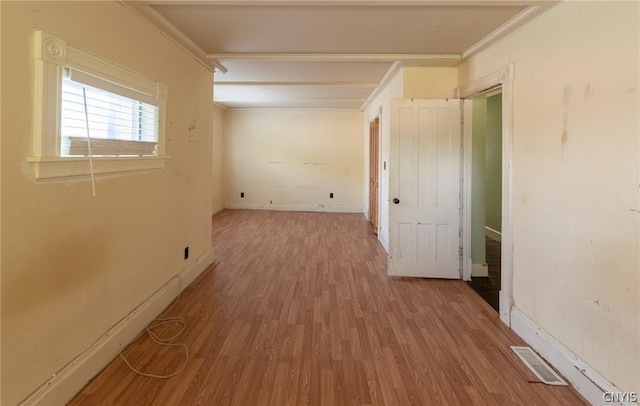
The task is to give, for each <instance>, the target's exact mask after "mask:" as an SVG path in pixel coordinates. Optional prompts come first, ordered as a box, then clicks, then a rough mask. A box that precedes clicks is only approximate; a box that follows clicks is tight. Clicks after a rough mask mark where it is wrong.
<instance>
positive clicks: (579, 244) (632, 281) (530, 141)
mask: <svg viewBox="0 0 640 406" xmlns="http://www.w3.org/2000/svg"><path fill="white" fill-rule="evenodd" d="M638 6H639V5H638V3H637V2H626V3H614V2H568V3H566V4H565V5H563V6H560V7H559V8H557V9H556V10H554V11H552V12H551V14H549V15H547V16H545V17H544V18H542V19H541V20H539V21H537V22H535V23H534V24H532V25H530V26H529V27H528V28H526V29H525V30H523V31H521V32H520V33H518V34H516V35H514V36H512V37H511V38H509V39H508V40H506V41H504V42H502V43H500V44H499V45H497V46H494V47H491V48H489V49H487V50H485V51H483V52H481V53H480V54H479V55H477V56H476V57H474V58H472V59H471V60H470V61H468V62H466V63H464V64H463V65H462V66H460V68H459V82H460V84H466V83H469V82H470V81H472V80H475V79H478V78H481V77H483V76H484V75H486V74H488V73H491V72H493V71H496V70H497V69H499V68H501V67H502V66H505V65H507V64H509V63H510V62H513V63H515V81H514V96H513V109H514V110H513V120H514V121H513V243H514V251H513V255H514V275H513V296H514V300H515V306H516V307H517V308H518V309H520V310H521V311H522V312H523V313H525V314H526V315H527V316H528V317H529V318H530V319H532V320H533V321H534V322H535V323H537V324H538V325H539V326H540V327H542V328H543V329H544V330H546V331H547V332H548V333H550V334H551V335H552V336H553V337H554V338H555V339H557V340H558V341H559V342H560V343H562V344H563V345H564V346H566V347H567V348H569V349H570V350H571V351H572V352H574V353H575V354H576V355H578V357H580V358H581V359H582V360H584V361H585V362H586V363H587V364H589V365H590V366H591V367H593V368H594V369H595V370H596V371H597V372H599V373H600V374H602V375H603V376H604V377H605V378H606V379H608V380H609V381H610V382H611V383H613V384H614V385H616V386H617V387H618V388H619V389H621V390H624V391H635V392H639V391H640V373H639V368H640V353H639V351H640V336H639V333H640V326H639V320H640V302H639V298H640V293H639V285H640V279H639V273H640V272H639V271H638V270H639V269H640V263H639V246H640V239H639V232H640V216H639V215H638V210H639V209H640V207H639V206H638V204H639V201H638V185H639V184H640V179H639V173H638V162H640V157H639V137H638V134H639V133H640V131H639V130H640V129H639V123H638V111H639V110H640V106H639V102H638V100H639V97H638V72H639V64H638V52H639V49H640V47H639V39H638V38H639V36H638V16H639V10H638Z"/></svg>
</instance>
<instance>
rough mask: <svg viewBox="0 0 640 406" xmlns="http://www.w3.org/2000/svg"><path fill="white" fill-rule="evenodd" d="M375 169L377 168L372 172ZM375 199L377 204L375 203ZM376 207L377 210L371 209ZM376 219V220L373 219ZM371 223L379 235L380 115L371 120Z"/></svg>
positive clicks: (375, 232)
mask: <svg viewBox="0 0 640 406" xmlns="http://www.w3.org/2000/svg"><path fill="white" fill-rule="evenodd" d="M374 128H375V134H374V133H373V129H374ZM372 152H375V156H371V153H372ZM373 169H375V170H374V171H373V173H372V170H373ZM372 181H375V185H376V187H375V193H373V192H372V190H371V186H372ZM374 199H375V204H373V200H374ZM374 207H375V212H373V210H371V209H372V208H374ZM374 219H375V221H372V220H374ZM369 223H370V224H371V226H372V227H373V232H374V234H376V235H378V232H379V229H380V116H376V117H374V118H373V120H371V121H370V122H369Z"/></svg>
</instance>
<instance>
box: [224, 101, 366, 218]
mask: <svg viewBox="0 0 640 406" xmlns="http://www.w3.org/2000/svg"><path fill="white" fill-rule="evenodd" d="M362 126H363V119H362V113H361V112H348V111H345V112H339V111H232V110H229V111H227V112H225V123H224V131H225V139H224V148H225V171H224V173H225V206H226V207H235V208H242V207H245V208H265V209H269V208H273V209H293V210H319V211H322V210H332V211H355V212H361V211H362V206H361V204H362V203H361V202H362V168H363V155H362V137H361V134H362V131H363V129H362ZM241 192H244V193H245V197H244V198H240V193H241ZM329 193H334V198H333V199H330V198H329Z"/></svg>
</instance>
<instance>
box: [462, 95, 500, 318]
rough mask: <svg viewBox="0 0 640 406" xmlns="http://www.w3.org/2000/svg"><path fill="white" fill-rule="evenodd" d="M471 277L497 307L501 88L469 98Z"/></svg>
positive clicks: (498, 308)
mask: <svg viewBox="0 0 640 406" xmlns="http://www.w3.org/2000/svg"><path fill="white" fill-rule="evenodd" d="M471 103H472V107H471V108H472V124H471V179H470V180H471V207H470V209H471V262H472V268H471V280H468V281H467V283H468V284H469V285H470V286H471V287H472V288H473V290H475V291H476V292H477V293H478V294H479V295H480V296H481V297H482V298H483V299H484V300H485V301H486V302H487V303H488V304H489V305H491V307H493V308H494V309H495V310H496V311H500V307H499V306H500V302H499V293H500V285H501V253H502V243H501V242H502V88H501V87H499V88H497V89H494V90H491V91H488V92H485V93H482V94H479V95H477V96H475V97H473V98H472V99H471Z"/></svg>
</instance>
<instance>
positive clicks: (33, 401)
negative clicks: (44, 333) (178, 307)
mask: <svg viewBox="0 0 640 406" xmlns="http://www.w3.org/2000/svg"><path fill="white" fill-rule="evenodd" d="M212 263H213V248H212V247H210V248H209V249H208V250H207V251H206V252H205V253H204V254H203V255H201V256H200V257H198V258H197V259H196V260H195V261H194V262H193V263H192V264H190V265H189V266H188V267H186V268H184V269H183V270H182V271H181V272H179V273H178V274H177V275H176V276H174V277H173V278H171V279H170V280H169V281H168V282H167V283H165V284H164V285H163V286H162V287H161V288H160V289H158V290H157V291H156V292H155V293H154V294H152V295H151V296H150V297H149V298H147V299H146V300H144V301H143V302H142V303H140V304H139V305H138V306H137V307H136V308H134V309H133V310H131V311H130V312H129V313H127V314H126V315H125V316H124V317H123V318H122V319H120V321H118V322H117V323H116V324H115V325H114V326H113V327H111V328H110V329H109V330H108V331H107V332H106V333H105V334H104V335H102V337H100V338H99V339H98V340H97V341H96V342H94V343H93V344H92V345H91V346H90V347H89V348H87V349H86V350H85V351H84V352H82V353H80V354H79V355H78V356H77V357H76V358H75V359H73V360H72V361H71V362H70V363H69V364H67V365H66V366H65V367H64V368H62V369H61V370H59V371H57V372H56V373H55V374H53V376H52V377H51V378H50V379H49V380H47V381H46V382H45V383H43V384H42V385H41V386H40V387H39V388H38V389H36V390H35V391H34V392H33V393H32V394H31V395H29V396H28V397H27V398H26V399H24V400H23V401H22V402H20V404H19V406H33V405H38V406H48V405H51V406H57V405H64V404H67V402H69V401H70V400H71V399H72V398H73V397H74V396H75V395H76V394H77V393H78V392H79V391H80V390H81V389H82V388H83V387H84V386H85V385H86V384H87V382H89V381H90V380H91V379H92V378H93V377H94V376H95V375H97V374H98V373H99V372H100V371H101V370H102V369H103V368H104V367H105V366H107V364H109V362H111V360H113V358H114V357H116V356H117V355H118V353H119V352H120V351H121V350H122V349H123V348H124V347H125V346H126V345H127V344H128V343H129V342H130V341H131V340H132V339H133V338H135V336H136V335H138V334H139V333H140V331H142V330H143V329H144V327H145V326H146V325H147V324H149V323H150V322H151V321H152V320H153V319H154V318H155V317H157V316H158V315H159V314H160V312H162V311H163V310H164V309H165V308H166V307H167V306H168V305H169V304H170V303H171V301H172V300H173V299H175V298H176V297H177V296H178V294H179V293H180V292H182V290H183V289H184V288H186V287H187V286H188V285H189V284H190V283H191V282H192V281H193V280H194V279H195V278H196V277H198V275H200V274H201V273H202V272H203V271H204V270H205V269H207V267H208V266H209V265H211V264H212Z"/></svg>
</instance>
